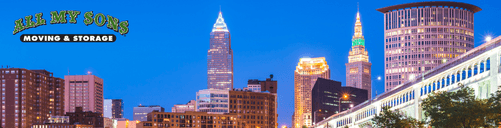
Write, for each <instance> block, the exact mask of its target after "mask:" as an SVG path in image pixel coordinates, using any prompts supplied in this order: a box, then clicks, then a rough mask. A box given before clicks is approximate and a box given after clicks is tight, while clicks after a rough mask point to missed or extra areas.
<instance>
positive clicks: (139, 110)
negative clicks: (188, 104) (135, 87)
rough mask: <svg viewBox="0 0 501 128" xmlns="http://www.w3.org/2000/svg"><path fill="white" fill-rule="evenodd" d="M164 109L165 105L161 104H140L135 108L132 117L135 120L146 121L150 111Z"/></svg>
mask: <svg viewBox="0 0 501 128" xmlns="http://www.w3.org/2000/svg"><path fill="white" fill-rule="evenodd" d="M164 110H165V109H164V108H163V107H160V106H159V105H150V106H144V105H139V106H137V107H134V108H133V113H134V115H133V117H132V118H133V120H139V121H146V117H147V116H148V113H150V112H153V111H158V112H164Z"/></svg>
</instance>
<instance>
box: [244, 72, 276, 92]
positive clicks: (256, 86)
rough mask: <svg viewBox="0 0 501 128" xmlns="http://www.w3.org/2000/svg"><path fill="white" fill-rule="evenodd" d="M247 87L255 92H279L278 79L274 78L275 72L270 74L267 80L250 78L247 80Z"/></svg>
mask: <svg viewBox="0 0 501 128" xmlns="http://www.w3.org/2000/svg"><path fill="white" fill-rule="evenodd" d="M247 89H249V90H252V91H253V92H265V91H268V92H270V93H277V81H276V80H273V74H271V75H270V78H266V80H258V79H249V80H248V81H247Z"/></svg>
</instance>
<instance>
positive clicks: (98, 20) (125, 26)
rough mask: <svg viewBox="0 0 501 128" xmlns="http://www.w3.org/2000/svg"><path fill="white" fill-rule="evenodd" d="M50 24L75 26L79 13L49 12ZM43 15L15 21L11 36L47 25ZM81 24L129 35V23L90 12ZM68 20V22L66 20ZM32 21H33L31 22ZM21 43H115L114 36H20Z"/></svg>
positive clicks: (85, 15)
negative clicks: (93, 25)
mask: <svg viewBox="0 0 501 128" xmlns="http://www.w3.org/2000/svg"><path fill="white" fill-rule="evenodd" d="M50 15H51V20H50V24H67V23H68V22H69V23H70V24H77V20H76V19H77V17H78V16H79V15H80V11H59V12H58V11H52V12H50ZM42 16H43V13H37V14H35V17H33V15H29V16H25V17H24V21H25V22H24V23H23V18H20V19H18V20H16V21H15V26H14V31H13V32H12V34H13V35H16V34H17V33H19V32H22V31H24V30H26V29H30V28H36V27H38V26H45V25H47V23H46V22H47V21H46V20H45V19H44V18H42ZM83 16H84V20H83V23H84V24H85V25H86V26H89V25H92V24H96V25H97V26H99V27H103V26H105V25H106V27H107V28H108V29H110V30H113V31H115V32H117V33H120V35H123V36H125V35H126V34H127V33H129V22H128V21H127V20H125V21H120V20H119V19H118V18H115V17H113V16H110V15H106V16H105V15H104V14H103V13H97V14H95V15H94V13H93V12H92V11H88V12H85V13H84V14H83ZM68 18H69V20H68ZM33 20H34V21H33ZM20 39H21V42H115V40H116V36H115V35H114V34H22V35H21V36H20Z"/></svg>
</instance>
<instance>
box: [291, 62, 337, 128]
mask: <svg viewBox="0 0 501 128" xmlns="http://www.w3.org/2000/svg"><path fill="white" fill-rule="evenodd" d="M294 72H295V73H294V106H295V107H294V114H293V119H292V124H296V125H294V126H293V127H294V128H301V127H302V126H307V127H310V126H312V123H313V121H312V118H313V115H312V106H311V90H312V89H313V86H314V85H315V82H316V81H317V78H325V79H330V69H329V65H327V61H325V58H324V57H318V58H301V59H299V63H298V65H297V67H296V70H295V71H294Z"/></svg>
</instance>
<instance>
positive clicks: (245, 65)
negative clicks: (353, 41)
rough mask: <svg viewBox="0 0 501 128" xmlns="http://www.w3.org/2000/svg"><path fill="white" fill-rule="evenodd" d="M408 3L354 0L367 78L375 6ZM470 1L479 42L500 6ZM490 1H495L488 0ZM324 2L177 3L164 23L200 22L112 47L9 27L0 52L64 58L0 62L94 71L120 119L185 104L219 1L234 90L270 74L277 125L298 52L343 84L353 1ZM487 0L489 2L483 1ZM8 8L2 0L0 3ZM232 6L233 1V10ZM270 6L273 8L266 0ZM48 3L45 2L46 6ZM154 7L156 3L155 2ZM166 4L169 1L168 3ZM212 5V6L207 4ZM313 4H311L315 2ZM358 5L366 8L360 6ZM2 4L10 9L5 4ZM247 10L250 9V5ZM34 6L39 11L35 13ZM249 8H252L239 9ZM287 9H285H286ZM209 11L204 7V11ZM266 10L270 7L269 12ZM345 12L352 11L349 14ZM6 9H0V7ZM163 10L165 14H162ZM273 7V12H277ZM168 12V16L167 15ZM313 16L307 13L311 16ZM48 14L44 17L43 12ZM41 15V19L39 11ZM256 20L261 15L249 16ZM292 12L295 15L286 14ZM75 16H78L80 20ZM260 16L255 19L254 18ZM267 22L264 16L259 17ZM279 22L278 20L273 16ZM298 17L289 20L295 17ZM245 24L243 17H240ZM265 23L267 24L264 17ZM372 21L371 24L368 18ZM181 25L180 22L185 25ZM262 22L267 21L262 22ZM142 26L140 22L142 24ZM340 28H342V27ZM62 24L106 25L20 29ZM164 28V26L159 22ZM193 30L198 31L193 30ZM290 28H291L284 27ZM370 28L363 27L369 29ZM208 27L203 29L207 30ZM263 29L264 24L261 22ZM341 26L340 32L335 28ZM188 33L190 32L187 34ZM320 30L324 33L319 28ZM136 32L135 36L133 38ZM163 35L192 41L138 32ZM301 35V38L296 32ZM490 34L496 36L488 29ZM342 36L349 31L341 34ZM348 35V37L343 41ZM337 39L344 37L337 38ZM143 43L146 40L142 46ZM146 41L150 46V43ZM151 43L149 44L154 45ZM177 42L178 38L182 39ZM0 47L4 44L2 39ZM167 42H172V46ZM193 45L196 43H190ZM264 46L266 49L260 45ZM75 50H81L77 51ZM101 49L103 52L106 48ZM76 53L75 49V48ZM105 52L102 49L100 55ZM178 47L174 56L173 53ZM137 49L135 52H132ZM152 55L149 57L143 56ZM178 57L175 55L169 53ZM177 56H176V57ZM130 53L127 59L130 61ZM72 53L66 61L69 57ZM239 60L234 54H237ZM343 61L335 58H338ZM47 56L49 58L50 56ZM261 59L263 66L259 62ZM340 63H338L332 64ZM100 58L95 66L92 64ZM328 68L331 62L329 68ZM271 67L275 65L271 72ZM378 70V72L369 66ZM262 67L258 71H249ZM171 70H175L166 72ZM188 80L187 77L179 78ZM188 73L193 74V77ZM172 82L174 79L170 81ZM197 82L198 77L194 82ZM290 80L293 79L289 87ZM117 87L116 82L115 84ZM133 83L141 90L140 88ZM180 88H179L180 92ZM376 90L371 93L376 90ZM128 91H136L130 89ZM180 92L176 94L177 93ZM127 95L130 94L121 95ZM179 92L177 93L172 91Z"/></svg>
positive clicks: (284, 114)
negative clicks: (322, 60)
mask: <svg viewBox="0 0 501 128" xmlns="http://www.w3.org/2000/svg"><path fill="white" fill-rule="evenodd" d="M409 2H415V1H402V2H382V3H374V4H372V5H371V4H369V3H370V2H369V1H366V2H360V5H361V7H363V8H361V9H363V10H362V11H361V12H362V13H361V15H363V16H364V18H363V19H362V22H363V21H365V22H364V31H365V32H370V33H371V35H365V37H366V39H367V42H371V44H367V45H371V46H374V48H369V49H368V51H370V53H369V55H370V56H371V61H372V63H373V64H374V65H373V70H374V71H373V73H372V76H373V78H375V77H377V76H381V77H383V76H384V74H383V72H382V71H383V69H382V68H383V64H382V63H383V60H382V59H383V58H384V57H383V56H382V53H383V52H382V51H383V50H384V49H383V44H382V43H383V36H384V33H383V31H382V30H383V29H382V23H383V21H382V17H383V14H381V13H380V12H377V11H376V10H375V9H376V8H381V7H386V6H391V5H397V4H402V3H409ZM461 2H466V3H469V4H473V5H476V6H479V7H481V8H482V9H483V11H481V12H479V13H478V14H475V17H476V18H477V19H475V24H477V25H476V28H475V36H476V37H475V40H476V41H475V46H478V45H480V43H481V42H482V39H483V36H484V35H486V34H489V31H495V30H497V29H499V26H495V25H494V26H490V25H489V24H492V21H499V18H498V17H489V18H486V17H487V15H488V14H490V15H493V14H492V13H494V12H497V11H499V9H497V8H495V7H493V6H489V5H488V4H485V3H483V2H481V1H461ZM492 2H493V3H495V2H498V1H492ZM326 3H327V4H325V5H323V4H322V3H307V4H306V5H302V4H299V3H291V5H289V6H287V7H291V8H290V9H292V7H301V6H303V7H306V8H307V9H304V10H303V9H300V10H293V12H291V13H294V16H292V15H290V14H284V16H277V17H278V18H271V19H274V20H270V17H272V16H276V15H277V14H279V13H282V12H281V11H278V10H274V9H272V7H268V6H266V5H262V7H264V8H266V9H263V10H255V9H251V8H249V7H241V6H239V7H240V8H238V7H237V6H236V5H237V4H235V3H233V2H220V3H209V4H208V5H203V6H202V5H198V4H195V5H193V6H194V7H189V8H186V7H188V6H187V5H185V6H182V7H185V8H186V10H185V9H183V10H180V8H182V7H180V8H176V9H178V10H180V11H175V10H176V9H172V10H170V9H169V10H168V11H165V12H168V13H169V14H168V16H166V17H163V18H165V20H172V19H173V17H180V18H188V16H182V15H181V14H185V13H181V14H178V13H180V12H181V11H185V12H186V13H189V14H194V15H190V17H197V19H198V18H200V19H203V20H197V21H195V20H196V19H191V21H189V20H188V21H183V22H186V23H190V25H193V26H192V27H190V28H189V29H186V28H184V29H185V30H182V29H181V28H180V27H177V26H175V25H167V26H168V27H172V28H175V30H179V31H180V33H179V34H173V33H174V32H172V33H171V32H164V31H159V30H153V29H158V28H154V27H153V28H148V29H144V28H140V27H138V26H140V25H138V26H131V29H138V31H154V32H159V33H149V35H145V34H139V33H134V32H133V31H131V33H129V34H128V35H127V37H118V40H120V41H119V42H115V43H113V44H83V43H80V44H22V43H20V42H19V40H18V38H14V37H17V36H18V35H17V36H12V35H11V32H10V31H7V32H4V33H2V35H6V36H1V37H0V39H1V40H3V41H2V42H9V43H7V44H5V47H11V48H12V49H5V50H3V51H2V52H0V53H4V54H12V53H14V54H18V53H23V52H26V51H30V50H34V49H38V48H39V47H43V48H47V49H48V50H49V53H51V54H58V55H60V56H62V57H64V59H63V60H65V62H64V63H54V62H48V61H47V60H44V59H41V58H35V57H29V55H27V54H24V53H23V54H19V55H13V56H7V57H5V58H4V59H3V61H2V62H3V63H2V64H3V65H4V66H5V65H10V66H13V67H18V68H26V69H46V70H48V71H51V72H54V74H55V75H56V77H63V76H64V75H66V74H67V72H68V71H67V70H68V69H69V70H70V71H71V72H70V74H84V73H85V72H87V71H92V72H94V74H95V75H97V76H99V77H101V78H103V79H104V80H106V85H105V87H104V88H105V89H104V91H105V93H104V98H121V99H124V102H125V104H126V108H125V113H126V114H125V115H126V118H130V116H131V115H132V114H131V113H132V106H137V105H138V104H160V105H161V106H166V107H169V106H172V105H174V104H183V103H185V102H186V101H189V100H191V99H194V96H193V94H194V92H196V91H193V90H199V89H203V88H205V87H207V85H206V84H204V83H206V82H203V81H204V80H203V79H205V78H206V77H205V76H204V74H206V72H205V71H206V70H205V69H204V67H206V63H205V61H206V60H207V58H206V57H207V54H206V53H203V52H200V51H205V50H207V47H206V46H207V45H206V44H207V38H208V37H207V32H208V30H209V29H210V27H212V25H211V24H213V20H214V14H215V13H217V7H218V6H219V5H218V4H223V5H222V7H223V8H222V10H223V12H225V18H227V19H231V20H228V22H231V23H229V24H231V25H232V34H233V36H234V38H233V40H238V41H236V42H239V43H236V44H233V47H232V48H233V49H234V50H235V58H236V59H235V80H234V81H235V82H234V83H235V86H234V88H241V87H245V86H246V81H247V80H248V79H254V78H262V76H266V75H269V74H274V75H275V79H278V81H280V82H279V84H280V85H279V86H280V87H281V88H280V89H279V92H278V94H279V98H278V99H279V101H278V103H279V108H278V114H279V115H280V116H279V119H278V120H279V121H278V124H279V125H282V124H287V125H290V120H291V119H290V116H291V115H292V112H291V111H292V110H293V108H292V107H290V106H291V105H293V100H291V99H290V98H287V96H289V97H290V96H291V95H288V94H287V93H292V92H293V89H292V85H293V80H292V79H291V78H293V77H291V75H290V74H291V71H292V70H291V69H293V68H294V65H295V63H297V60H298V59H299V58H301V57H304V56H310V57H320V56H324V57H326V61H328V62H329V65H330V66H331V67H338V68H339V69H336V70H332V71H331V78H332V79H333V80H336V81H341V82H342V83H343V85H344V84H345V80H343V79H345V74H344V73H345V70H344V66H343V65H344V63H346V62H348V61H347V58H346V56H347V53H348V49H347V47H350V46H348V45H346V44H341V43H342V42H349V41H350V38H349V37H350V36H351V35H349V34H351V33H350V32H349V31H353V30H352V27H353V26H352V24H353V21H354V20H349V21H346V22H340V21H334V19H342V18H336V17H337V16H339V17H353V13H354V12H356V10H354V9H353V8H354V7H355V6H356V3H355V2H345V3H344V4H347V5H352V6H349V7H346V8H344V7H340V8H341V9H339V8H338V9H328V8H327V7H328V6H333V5H335V4H334V3H336V2H332V3H329V2H326ZM486 3H489V2H486ZM125 4H126V5H134V4H131V3H125ZM178 4H188V3H178ZM6 5H7V4H6ZM85 5H87V4H83V5H81V6H80V7H75V9H78V10H81V11H85V10H92V9H94V10H99V11H102V12H110V13H119V12H117V11H112V10H106V9H104V7H102V6H98V7H93V8H83V7H82V6H85ZM145 5H146V4H145V3H144V4H139V5H138V6H145ZM232 5H234V6H233V7H232ZM251 5H253V6H260V5H258V4H257V3H251ZM272 5H280V4H273V3H272ZM48 6H49V5H48ZM157 6H159V5H157ZM168 6H169V7H171V6H172V5H168ZM207 6H211V7H207ZM317 6H318V7H319V8H315V7H317ZM364 6H365V7H364ZM30 7H33V8H31V9H28V10H20V11H19V12H16V13H13V14H9V15H7V16H6V19H7V21H0V23H3V24H2V26H0V28H1V29H3V30H11V29H12V28H13V27H12V26H13V24H12V23H11V22H10V21H13V20H15V19H18V18H19V17H20V16H24V15H27V14H32V13H36V12H37V11H40V10H43V9H42V8H41V7H34V6H30ZM49 7H52V8H51V9H53V10H60V9H66V8H60V7H55V6H49ZM5 8H6V9H9V8H12V7H5ZM193 8H200V9H199V11H202V12H199V11H187V10H189V9H193ZM253 8H254V7H253ZM37 9H38V10H37ZM246 9H248V10H252V11H246ZM287 9H288V8H287ZM208 10H211V11H208ZM270 10H271V11H270ZM336 10H337V11H339V10H348V13H347V14H341V13H334V12H336ZM349 10H352V11H349ZM3 11H5V10H3ZM169 11H170V12H169ZM273 11H275V12H276V13H275V12H274V13H271V14H266V13H264V12H268V13H270V12H273ZM277 11H278V12H277ZM126 12H128V13H134V12H132V11H126ZM174 12H175V13H174ZM313 12H314V13H317V14H316V15H314V16H311V15H310V14H313ZM121 15H123V16H119V17H126V18H128V17H133V16H126V14H121ZM240 15H249V16H250V17H249V18H245V17H242V16H240ZM47 16H50V15H47ZM44 17H46V16H44ZM256 17H260V18H256ZM291 17H298V18H291ZM299 17H301V18H305V19H308V20H299ZM79 18H82V17H79ZM128 19H130V21H131V22H136V23H138V24H141V23H143V24H147V23H148V22H150V21H144V20H141V19H139V18H137V19H136V18H128ZM258 19H259V20H258ZM264 19H265V20H267V21H268V22H266V21H263V20H264ZM277 19H278V20H277ZM292 19H294V20H297V21H294V20H292ZM286 20H289V21H288V22H292V23H294V24H296V25H297V24H301V23H302V24H306V23H309V25H306V26H307V27H306V26H300V25H299V26H292V25H294V24H292V23H290V24H283V25H281V24H279V23H278V22H284V21H286ZM244 21H245V22H244ZM270 21H271V22H270ZM367 21H371V22H373V23H370V22H367ZM186 23H182V24H183V25H179V26H186ZM265 23H267V24H269V25H266V24H265ZM263 25H265V26H267V27H268V28H269V29H267V30H271V31H268V32H265V31H262V29H260V30H259V31H257V28H259V26H261V28H262V26H263ZM141 26H143V25H141ZM344 26H346V27H344ZM65 27H68V28H72V29H82V31H81V32H82V33H95V32H103V33H107V30H104V29H100V28H97V27H88V28H85V27H83V26H75V25H73V26H72V25H64V24H61V25H51V26H50V27H49V26H44V27H39V28H36V29H30V30H26V31H23V32H21V34H23V33H24V34H27V33H43V32H49V33H58V32H61V33H71V32H72V31H70V30H64V28H65ZM164 27H165V25H164ZM193 27H198V28H193ZM289 27H290V28H289ZM369 27H370V28H369ZM208 28H209V29H208ZM265 28H266V27H265ZM295 29H299V30H304V31H305V32H306V33H302V34H298V33H296V32H295V33H292V32H288V31H293V30H294V31H296V30H295ZM278 30H279V32H283V33H281V34H278V35H275V36H273V37H272V36H270V35H271V34H276V33H277V31H278ZM337 31H342V32H337ZM190 32H192V33H190ZM260 32H262V33H263V35H261V37H256V36H257V35H259V34H258V33H260ZM322 32H324V33H322ZM185 33H188V34H189V36H185V35H182V34H185ZM134 34H136V35H141V36H135V35H134ZM166 34H167V35H168V34H172V35H168V37H172V38H175V37H182V38H184V39H185V40H186V38H193V40H190V41H186V42H189V43H185V44H174V43H176V42H183V40H179V39H172V38H171V39H170V40H165V41H164V40H162V41H158V40H160V39H161V38H157V37H155V38H152V39H153V40H151V39H144V37H150V36H161V35H166ZM303 34H304V35H303ZM493 34H495V33H493ZM346 35H348V36H346ZM347 37H348V38H347ZM343 40H344V41H343ZM146 42H148V43H146ZM150 42H152V43H150ZM153 42H156V43H153ZM183 43H184V42H183ZM2 44H3V43H2ZM171 45H172V46H171ZM194 45H200V46H194ZM180 46H188V47H187V48H180ZM267 46H268V47H267ZM169 47H174V48H178V49H171V50H172V51H165V49H166V48H169ZM75 49H82V50H81V51H79V50H75ZM140 49H148V50H140ZM106 50H110V51H109V52H108V51H106ZM75 51H78V52H75ZM101 51H106V52H101ZM181 51H184V52H186V51H189V52H192V51H193V53H191V54H188V55H181V54H179V53H180V52H181ZM176 52H178V53H176ZM64 53H72V54H73V55H66V54H64ZM136 53H139V54H140V55H135V54H136ZM147 55H153V56H147ZM176 55H178V56H176ZM179 55H181V56H179ZM129 57H132V59H135V60H130V59H129ZM18 58H31V59H32V60H31V61H33V62H37V64H34V63H30V62H31V61H28V60H18ZM69 58H71V59H69ZM91 58H93V59H96V60H95V61H94V62H81V61H77V60H79V59H91ZM237 58H239V59H237ZM339 58H342V59H339ZM49 60H53V59H50V58H49ZM171 60H179V62H177V63H172V62H170V61H171ZM131 61H135V62H133V63H129V62H131ZM263 61H266V62H268V63H263ZM337 61H339V62H337ZM98 62H99V63H98ZM333 65H334V66H333ZM139 66H148V67H155V68H156V69H155V70H154V71H149V69H147V70H144V69H142V68H141V69H134V67H139ZM275 68H276V69H275ZM376 68H377V69H376ZM256 70H261V71H256ZM191 73H193V75H192V76H188V75H187V74H191ZM173 74H176V75H173ZM117 75H120V76H123V77H121V78H114V77H116V76H117ZM184 77H187V78H189V79H187V78H184ZM194 78H200V79H196V80H193V79H194ZM177 81H179V82H177ZM200 81H201V82H200ZM291 83H292V84H291ZM382 84H383V82H374V85H375V86H377V88H376V87H375V90H378V93H379V94H380V93H381V92H383V90H382V89H381V87H382ZM116 87H121V88H117V89H115V88H116ZM140 87H146V88H144V89H141V88H140ZM179 90H183V91H179ZM375 90H374V91H373V92H375ZM131 91H135V92H131ZM176 92H180V93H187V94H185V95H184V94H180V93H176ZM126 93H132V94H126ZM148 93H174V94H179V95H180V96H184V97H185V98H183V97H181V98H176V99H167V100H166V99H160V98H150V97H148V96H149V95H148ZM177 97H179V96H177Z"/></svg>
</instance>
